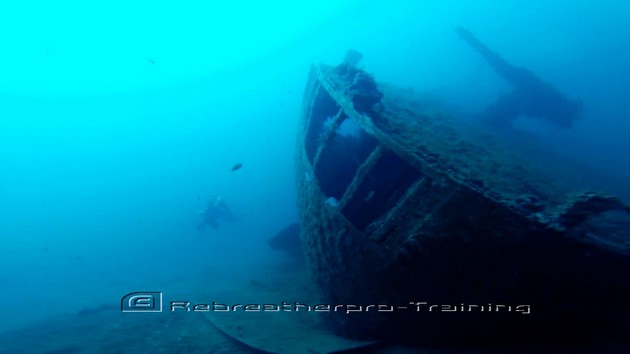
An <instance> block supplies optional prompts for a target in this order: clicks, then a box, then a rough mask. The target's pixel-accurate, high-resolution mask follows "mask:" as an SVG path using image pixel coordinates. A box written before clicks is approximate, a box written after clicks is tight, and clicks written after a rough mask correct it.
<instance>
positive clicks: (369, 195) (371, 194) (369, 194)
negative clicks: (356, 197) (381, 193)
mask: <svg viewBox="0 0 630 354" xmlns="http://www.w3.org/2000/svg"><path fill="white" fill-rule="evenodd" d="M373 197H374V191H373V190H371V191H370V193H368V194H367V196H366V197H365V201H366V202H369V201H370V200H372V198H373Z"/></svg>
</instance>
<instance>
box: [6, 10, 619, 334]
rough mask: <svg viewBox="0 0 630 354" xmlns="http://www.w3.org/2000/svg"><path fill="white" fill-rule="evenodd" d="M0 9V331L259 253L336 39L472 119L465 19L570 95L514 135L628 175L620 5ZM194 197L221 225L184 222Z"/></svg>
mask: <svg viewBox="0 0 630 354" xmlns="http://www.w3.org/2000/svg"><path fill="white" fill-rule="evenodd" d="M1 7H2V10H0V32H1V33H3V39H2V44H1V45H0V52H1V53H2V55H0V289H1V291H0V303H2V304H4V305H3V307H2V310H0V330H8V329H13V328H21V327H24V326H28V325H30V324H33V323H37V321H41V320H45V319H47V318H50V317H52V316H54V315H56V314H63V313H71V312H74V311H77V310H80V309H83V308H86V307H89V306H98V305H100V304H109V303H111V304H114V305H117V304H118V302H117V301H118V300H119V299H120V296H122V295H124V294H126V293H128V292H131V291H137V290H147V289H146V288H153V289H155V288H160V289H166V288H168V287H169V286H171V285H170V284H171V283H172V282H176V281H178V280H179V279H182V278H184V277H186V276H188V275H190V274H196V273H197V272H203V271H204V270H205V269H208V268H214V269H222V270H224V271H225V272H230V270H232V271H234V270H235V269H238V270H239V271H242V270H243V269H246V268H247V267H248V266H249V265H251V264H254V263H255V262H256V260H262V259H265V258H270V257H276V256H277V254H276V253H274V252H273V251H272V250H270V249H269V247H268V245H267V239H268V238H269V237H271V236H272V235H273V234H274V233H276V232H277V231H278V230H280V229H281V228H283V227H284V226H286V225H288V224H289V223H290V222H293V221H295V220H297V215H298V212H297V210H296V206H295V204H296V202H295V200H296V191H295V183H294V156H295V143H296V133H297V130H298V123H299V117H300V109H301V101H302V98H303V88H304V85H305V83H306V79H307V73H308V69H309V66H310V64H311V63H313V62H319V61H322V62H326V63H331V64H335V63H338V62H340V61H341V59H342V57H343V54H344V52H345V51H346V49H348V48H355V49H357V50H360V51H361V52H362V53H363V54H364V60H363V61H362V64H361V65H362V66H363V67H364V68H365V69H366V70H368V71H369V72H371V73H373V74H374V76H375V77H376V78H377V80H378V81H381V82H389V83H393V84H396V85H398V86H402V87H413V89H414V90H415V91H416V92H428V93H431V94H432V95H436V96H438V97H440V98H441V99H443V100H444V101H445V102H448V104H449V105H452V106H453V107H455V108H456V109H457V110H458V111H461V112H464V113H466V114H472V113H474V112H477V111H480V110H481V109H483V107H485V106H486V105H487V104H489V103H490V102H492V101H493V100H494V99H495V98H496V96H497V95H498V94H499V93H502V92H505V91H507V90H508V89H509V87H508V86H507V85H506V84H505V83H504V82H503V81H502V79H501V78H500V77H498V76H497V75H496V73H495V72H494V71H492V69H491V68H490V67H489V66H488V65H487V64H486V62H484V61H483V59H481V58H480V57H479V56H478V55H477V53H475V52H474V51H472V50H471V49H470V47H468V46H467V45H466V44H464V43H463V42H462V41H461V40H460V39H459V38H458V37H457V35H456V34H455V31H454V28H455V27H456V26H460V25H463V26H466V27H467V28H469V29H470V30H472V31H473V32H474V33H475V34H476V35H477V36H478V37H479V38H480V39H482V40H483V41H484V42H485V43H486V44H488V45H489V46H490V47H492V48H493V49H495V50H496V51H498V52H499V53H501V54H502V56H503V57H504V58H505V59H506V60H508V61H509V62H511V63H512V64H514V65H519V66H525V67H527V68H529V69H530V70H531V71H532V72H534V73H535V74H537V75H538V76H540V77H541V78H544V79H545V80H546V81H549V82H551V83H553V84H554V85H555V86H556V87H557V88H558V89H559V90H560V91H562V92H563V93H565V94H566V95H567V96H568V97H571V98H580V99H582V100H583V101H584V107H585V110H584V112H583V114H582V116H581V118H580V119H579V120H578V121H577V122H576V124H575V126H574V127H573V128H571V129H569V130H561V129H556V128H554V127H550V126H546V125H545V124H541V123H540V122H536V121H528V120H526V119H525V120H523V121H520V122H518V124H519V126H521V128H522V129H525V130H529V131H530V132H532V133H533V134H536V135H538V136H539V137H541V138H542V139H545V140H546V141H548V142H551V143H553V144H554V145H555V146H557V148H558V150H560V151H562V152H564V153H566V154H567V155H569V156H572V157H573V158H575V159H578V160H579V161H581V162H583V163H586V164H589V165H591V166H593V167H594V168H597V169H600V170H602V171H606V173H609V174H615V175H618V176H628V177H629V178H630V139H628V138H627V136H628V131H629V129H630V123H629V122H628V117H630V101H629V100H628V97H630V71H628V64H629V63H630V50H628V48H630V26H629V25H628V18H630V2H627V1H622V0H619V1H613V0H610V1H605V2H595V1H590V0H571V1H569V0H566V1H543V0H534V1H527V2H525V1H522V2H516V1H498V0H497V1H475V2H472V1H422V2H421V1H365V2H363V1H308V2H288V1H287V2H279V1H277V2H271V3H269V2H247V1H244V2H239V3H235V4H232V3H230V2H225V3H221V4H207V3H206V2H193V3H190V2H174V3H172V4H171V5H170V6H165V5H163V4H162V3H161V2H144V1H142V2H136V3H134V4H131V5H129V4H127V3H126V2H122V1H121V2H107V3H104V4H101V5H95V4H91V3H90V2H82V3H65V2H62V3H57V2H55V3H49V4H28V5H27V4H21V3H19V4H14V5H2V6H1ZM236 163H242V164H243V167H242V168H241V169H239V170H237V171H232V166H233V165H234V164H236ZM615 188H617V187H616V186H611V189H615ZM213 195H220V196H222V197H223V198H225V200H227V201H228V202H229V203H230V206H231V208H232V209H233V212H234V213H235V214H237V215H238V220H237V221H235V222H226V223H222V224H221V225H220V227H219V228H218V229H216V230H207V232H203V233H200V232H198V231H197V229H196V225H197V223H198V217H199V212H200V211H202V210H203V208H204V206H205V203H206V199H207V198H208V197H210V196H213ZM226 278H229V276H228V277H226ZM149 290H151V289H149Z"/></svg>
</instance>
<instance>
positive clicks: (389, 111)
mask: <svg viewBox="0 0 630 354" xmlns="http://www.w3.org/2000/svg"><path fill="white" fill-rule="evenodd" d="M379 88H380V89H382V90H383V92H384V94H385V95H384V98H383V107H384V109H383V110H382V111H381V112H379V114H378V115H377V116H376V117H374V118H373V121H374V125H375V126H376V127H377V128H379V129H380V130H382V131H383V132H384V133H385V134H387V135H388V136H390V137H391V138H392V139H393V140H394V141H395V142H396V143H398V144H399V145H400V146H402V147H404V148H405V149H406V150H407V151H408V152H409V153H411V154H412V155H413V156H415V157H417V158H418V159H419V160H421V161H422V162H423V164H425V165H426V166H428V167H429V168H431V169H434V170H435V171H438V172H439V173H440V174H442V175H444V176H446V177H447V178H450V179H452V180H454V181H456V182H459V183H461V184H462V185H464V186H466V187H467V188H470V189H473V190H476V191H479V192H480V193H483V194H484V195H485V196H487V197H489V198H492V199H494V200H496V201H498V202H501V203H504V204H505V205H507V206H509V207H514V208H515V209H516V210H518V211H519V212H521V213H524V214H526V215H527V214H529V213H533V212H542V211H543V210H550V209H553V208H555V207H558V206H560V205H562V204H563V203H565V202H566V197H567V195H569V194H571V193H577V192H582V190H575V189H574V188H575V186H578V185H579V183H578V180H579V176H577V174H579V171H577V169H576V168H575V166H571V165H570V163H568V162H567V161H563V159H562V158H560V157H558V156H553V153H552V152H551V151H549V152H545V151H543V150H541V149H538V150H537V151H536V152H535V153H534V151H532V150H529V151H528V152H529V153H531V154H528V153H525V149H519V148H518V147H517V146H515V144H510V143H509V139H510V138H509V136H503V137H501V136H500V134H506V135H509V134H513V133H514V132H511V131H509V130H505V131H503V132H492V131H490V130H489V129H487V127H483V126H481V125H480V124H475V123H474V122H472V121H467V120H466V119H463V118H462V119H459V118H455V117H453V116H451V115H450V114H449V113H441V112H440V110H439V109H436V108H433V107H431V105H430V104H427V102H426V101H425V100H423V99H422V97H420V96H416V95H414V94H412V93H410V92H406V91H404V90H400V89H396V88H394V87H392V86H389V85H380V86H379ZM484 128H485V129H484Z"/></svg>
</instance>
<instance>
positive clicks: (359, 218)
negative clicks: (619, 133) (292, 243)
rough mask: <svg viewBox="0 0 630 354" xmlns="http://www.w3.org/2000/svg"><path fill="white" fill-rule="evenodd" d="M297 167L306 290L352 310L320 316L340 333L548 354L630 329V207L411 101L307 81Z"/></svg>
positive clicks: (372, 88) (345, 73) (355, 74)
mask: <svg viewBox="0 0 630 354" xmlns="http://www.w3.org/2000/svg"><path fill="white" fill-rule="evenodd" d="M297 168H298V172H297V179H298V190H299V207H300V223H301V227H302V242H303V246H304V250H305V253H306V255H307V260H308V263H309V267H310V271H311V273H312V276H313V279H314V280H315V282H316V283H317V285H318V286H319V288H320V289H321V292H322V296H323V300H324V301H326V302H327V303H328V304H333V305H335V304H340V305H355V306H356V307H355V308H359V307H360V308H362V311H360V312H355V313H350V314H348V313H346V312H343V311H339V312H336V311H331V312H330V313H328V314H327V322H328V324H329V326H331V328H333V329H334V330H335V331H336V332H337V333H338V334H341V335H344V336H350V337H362V338H399V339H403V340H413V341H421V342H427V343H443V342H450V343H452V342H453V341H460V340H464V341H466V342H470V341H473V342H475V341H479V342H484V341H492V342H493V343H496V342H501V341H502V340H504V341H505V342H511V343H512V342H514V341H515V340H524V339H527V341H529V342H530V343H537V342H545V343H547V342H548V341H557V342H564V341H567V340H572V341H575V338H591V339H592V338H600V337H601V336H602V335H604V334H605V335H610V334H612V335H614V333H617V332H620V333H622V332H624V331H628V330H629V329H630V326H629V325H628V322H629V321H628V319H627V318H625V317H626V316H624V315H625V314H628V313H629V312H628V310H629V302H628V301H627V300H628V299H630V282H629V281H628V280H629V275H630V256H629V254H630V236H629V230H628V225H630V223H629V222H628V220H630V208H628V207H627V206H626V205H624V204H623V203H622V202H621V201H620V200H619V199H617V198H615V197H612V196H607V195H600V194H596V193H576V192H575V191H573V190H571V189H570V188H568V185H567V184H566V183H564V181H563V179H562V176H563V174H562V172H558V171H545V169H546V166H544V164H542V166H541V164H536V163H535V161H534V162H532V161H530V160H528V159H523V158H522V157H519V154H517V153H515V152H513V151H511V150H510V149H509V147H506V146H504V145H502V144H501V143H500V142H499V141H494V140H493V139H492V137H491V136H490V135H489V134H486V133H484V132H483V130H480V129H477V127H475V126H472V125H469V124H465V122H463V121H459V120H457V119H454V118H451V117H449V116H448V115H446V114H440V113H439V110H436V109H435V107H432V106H431V105H427V104H425V103H424V102H423V100H422V99H419V98H417V97H416V96H415V95H414V94H413V93H411V92H409V91H408V90H399V89H395V88H392V87H389V86H386V85H377V84H376V82H375V80H374V79H373V78H372V76H370V75H369V74H367V73H366V72H365V71H363V70H360V69H358V68H356V67H355V66H353V65H351V64H348V63H344V64H341V65H338V66H334V67H333V66H327V65H315V66H313V67H312V69H311V72H310V75H309V79H308V84H307V86H306V90H305V96H304V104H303V112H302V124H301V129H300V131H299V141H298V156H297ZM370 305H374V306H370ZM378 305H386V306H382V307H379V306H378ZM389 310H392V311H389ZM559 328H562V330H559ZM567 333H569V334H570V336H571V338H568V337H566V336H567Z"/></svg>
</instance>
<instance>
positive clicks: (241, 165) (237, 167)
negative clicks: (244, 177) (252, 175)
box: [232, 162, 243, 171]
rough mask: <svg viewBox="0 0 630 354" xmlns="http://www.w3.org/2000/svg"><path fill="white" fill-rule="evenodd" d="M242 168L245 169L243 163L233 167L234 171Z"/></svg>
mask: <svg viewBox="0 0 630 354" xmlns="http://www.w3.org/2000/svg"><path fill="white" fill-rule="evenodd" d="M241 167H243V164H242V163H240V162H239V163H236V164H235V165H234V166H232V171H236V170H240V169H241Z"/></svg>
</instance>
